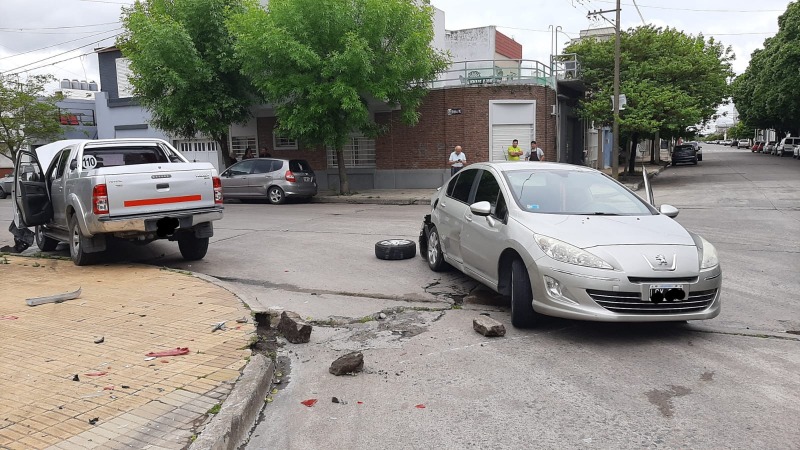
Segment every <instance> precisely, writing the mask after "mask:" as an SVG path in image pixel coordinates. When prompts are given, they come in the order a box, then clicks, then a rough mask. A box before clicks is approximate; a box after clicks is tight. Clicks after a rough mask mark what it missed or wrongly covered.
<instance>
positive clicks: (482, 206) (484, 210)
mask: <svg viewBox="0 0 800 450" xmlns="http://www.w3.org/2000/svg"><path fill="white" fill-rule="evenodd" d="M469 210H470V211H472V214H475V215H476V216H481V217H488V216H489V215H491V214H492V204H491V203H489V202H477V203H473V204H471V205H469Z"/></svg>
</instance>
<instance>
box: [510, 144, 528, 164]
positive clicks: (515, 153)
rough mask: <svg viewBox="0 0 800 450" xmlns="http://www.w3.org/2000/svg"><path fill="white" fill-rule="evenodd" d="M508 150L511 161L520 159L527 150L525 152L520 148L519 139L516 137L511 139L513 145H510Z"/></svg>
mask: <svg viewBox="0 0 800 450" xmlns="http://www.w3.org/2000/svg"><path fill="white" fill-rule="evenodd" d="M507 152H508V160H509V161H519V160H520V156H522V155H524V154H525V152H523V151H522V149H521V148H519V141H518V140H516V139H514V140H513V141H511V147H508V150H507Z"/></svg>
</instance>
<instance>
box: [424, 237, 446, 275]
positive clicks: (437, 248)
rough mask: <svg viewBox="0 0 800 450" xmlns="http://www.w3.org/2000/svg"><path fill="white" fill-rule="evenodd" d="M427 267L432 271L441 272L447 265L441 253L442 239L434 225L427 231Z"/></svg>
mask: <svg viewBox="0 0 800 450" xmlns="http://www.w3.org/2000/svg"><path fill="white" fill-rule="evenodd" d="M428 267H430V269H431V270H432V271H434V272H442V271H444V270H446V269H447V267H448V264H447V263H446V262H445V261H444V255H443V254H442V240H441V238H440V237H439V230H437V229H436V227H434V226H432V227H431V231H430V232H429V233H428Z"/></svg>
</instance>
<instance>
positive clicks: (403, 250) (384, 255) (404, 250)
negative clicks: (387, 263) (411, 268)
mask: <svg viewBox="0 0 800 450" xmlns="http://www.w3.org/2000/svg"><path fill="white" fill-rule="evenodd" d="M415 256H417V244H416V243H415V242H414V241H411V240H408V239H385V240H382V241H378V242H376V243H375V257H377V258H378V259H384V260H398V259H409V258H413V257H415Z"/></svg>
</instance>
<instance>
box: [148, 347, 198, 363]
mask: <svg viewBox="0 0 800 450" xmlns="http://www.w3.org/2000/svg"><path fill="white" fill-rule="evenodd" d="M188 354H189V347H176V348H174V349H172V350H164V351H161V352H150V353H148V354H146V355H144V356H147V357H148V358H162V357H164V356H180V355H188ZM145 361H150V360H149V359H145Z"/></svg>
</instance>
